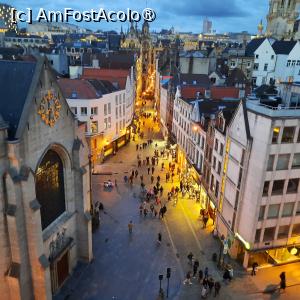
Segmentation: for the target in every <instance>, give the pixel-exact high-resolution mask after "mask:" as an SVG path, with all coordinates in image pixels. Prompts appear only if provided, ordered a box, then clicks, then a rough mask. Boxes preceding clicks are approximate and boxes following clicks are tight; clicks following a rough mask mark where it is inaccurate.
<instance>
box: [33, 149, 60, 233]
mask: <svg viewBox="0 0 300 300" xmlns="http://www.w3.org/2000/svg"><path fill="white" fill-rule="evenodd" d="M35 190H36V197H37V199H38V201H39V203H40V205H41V209H40V212H41V222H42V229H45V228H46V227H47V226H48V225H50V224H51V223H52V222H53V221H54V220H56V219H57V218H58V217H59V216H60V215H61V214H62V213H63V212H64V211H65V210H66V205H65V188H64V169H63V163H62V160H61V158H60V157H59V155H58V154H57V153H56V152H55V151H53V150H49V151H48V152H47V153H46V155H45V156H44V158H43V159H42V161H41V163H40V165H39V167H38V169H37V172H36V177H35Z"/></svg>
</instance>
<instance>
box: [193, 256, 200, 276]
mask: <svg viewBox="0 0 300 300" xmlns="http://www.w3.org/2000/svg"><path fill="white" fill-rule="evenodd" d="M198 267H199V261H198V260H195V261H194V265H193V277H194V278H196V274H197V271H198Z"/></svg>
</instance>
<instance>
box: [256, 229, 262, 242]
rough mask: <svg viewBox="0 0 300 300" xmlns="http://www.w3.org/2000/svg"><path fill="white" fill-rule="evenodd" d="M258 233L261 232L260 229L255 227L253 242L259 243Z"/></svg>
mask: <svg viewBox="0 0 300 300" xmlns="http://www.w3.org/2000/svg"><path fill="white" fill-rule="evenodd" d="M260 233H261V229H256V231H255V240H254V241H255V243H259V242H260Z"/></svg>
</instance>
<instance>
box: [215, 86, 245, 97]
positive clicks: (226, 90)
mask: <svg viewBox="0 0 300 300" xmlns="http://www.w3.org/2000/svg"><path fill="white" fill-rule="evenodd" d="M210 91H211V98H212V99H223V98H237V99H238V98H239V88H236V87H226V86H212V87H211V89H210Z"/></svg>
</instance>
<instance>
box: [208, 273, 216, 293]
mask: <svg viewBox="0 0 300 300" xmlns="http://www.w3.org/2000/svg"><path fill="white" fill-rule="evenodd" d="M214 286H215V281H214V280H213V278H212V277H209V279H208V288H209V293H210V294H211V292H212V289H213V287H214Z"/></svg>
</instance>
